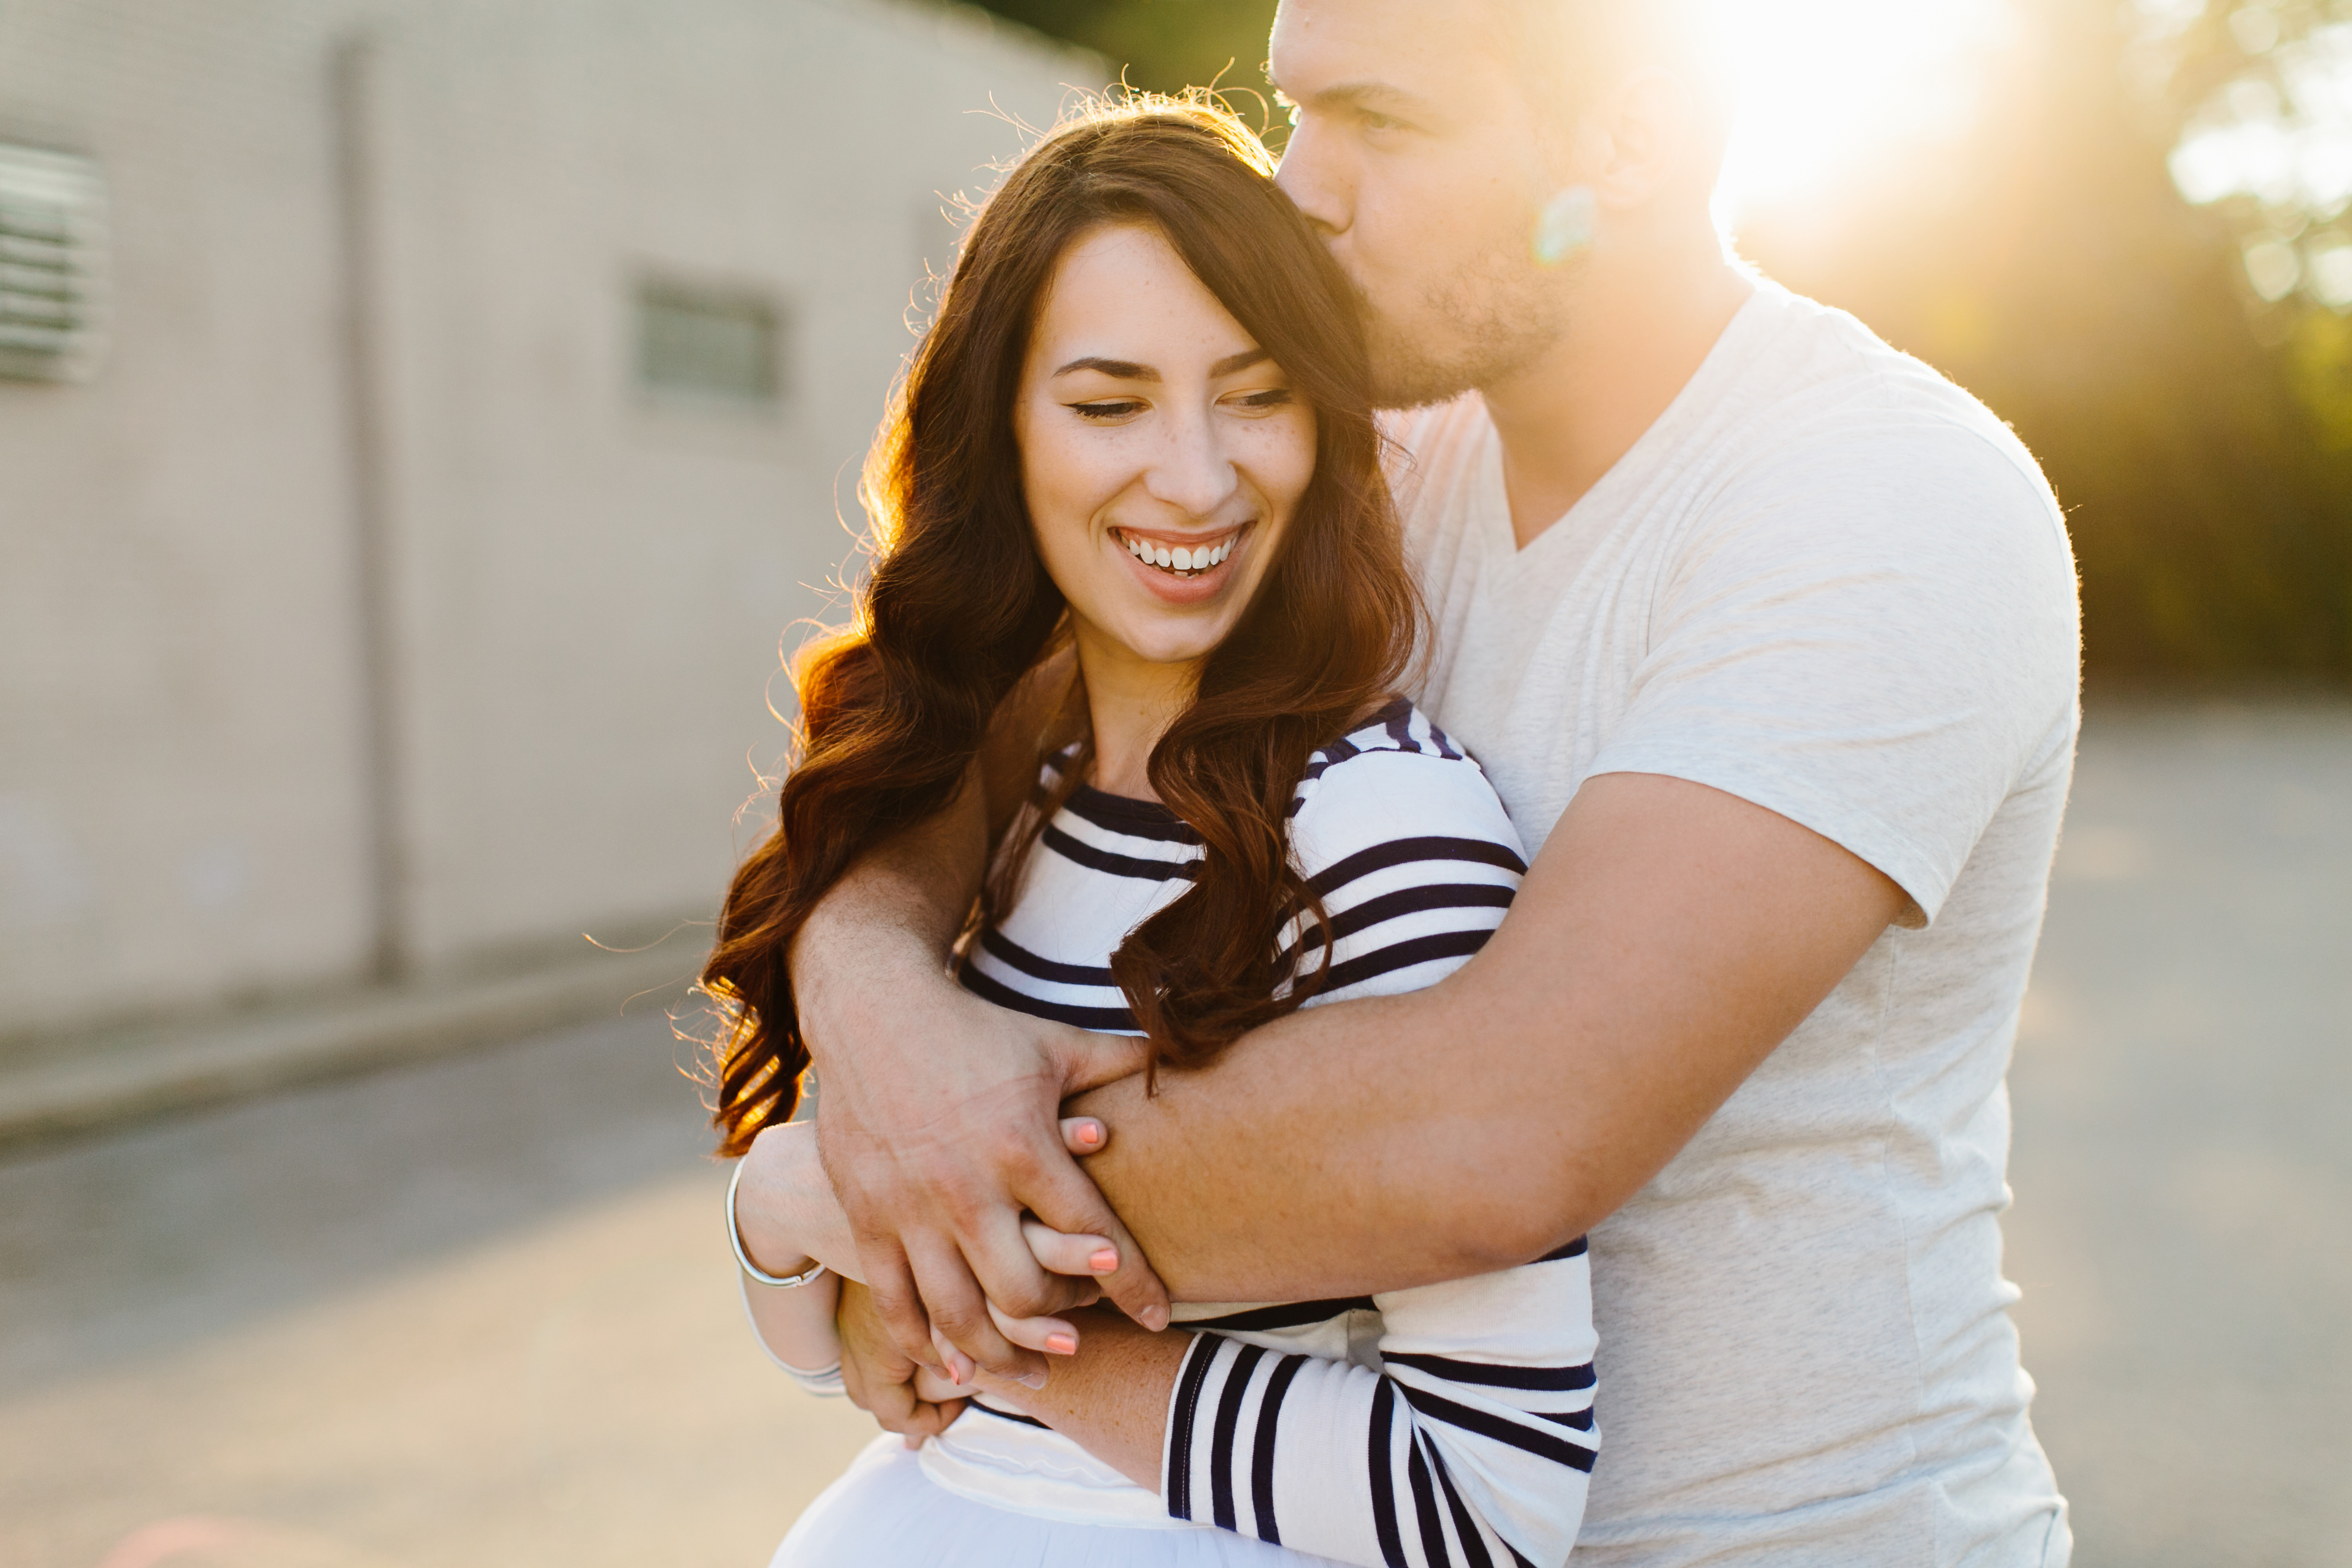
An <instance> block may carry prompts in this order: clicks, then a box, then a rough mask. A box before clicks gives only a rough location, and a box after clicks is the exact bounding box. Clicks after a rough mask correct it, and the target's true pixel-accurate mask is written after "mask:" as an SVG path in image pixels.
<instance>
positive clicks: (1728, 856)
mask: <svg viewBox="0 0 2352 1568" xmlns="http://www.w3.org/2000/svg"><path fill="white" fill-rule="evenodd" d="M1903 907H1904V900H1903V896H1902V894H1901V892H1900V890H1899V889H1896V888H1895V885H1894V884H1893V883H1892V882H1890V881H1888V880H1887V879H1886V878H1885V877H1884V876H1882V875H1881V874H1880V873H1879V872H1877V871H1876V870H1874V869H1873V868H1871V867H1869V866H1868V865H1866V864H1865V863H1864V862H1863V861H1861V860H1859V859H1857V858H1854V857H1853V856H1852V855H1850V854H1848V853H1847V852H1846V851H1844V850H1843V849H1842V848H1840V847H1837V846H1836V845H1834V844H1832V843H1831V842H1830V841H1829V840H1827V839H1824V838H1821V837H1818V836H1816V835H1813V834H1811V833H1809V832H1808V831H1806V830H1805V829H1804V828H1802V827H1800V826H1797V825H1795V824H1794V823H1791V822H1790V821H1788V820H1787V819H1786V818H1784V817H1780V816H1775V815H1773V814H1772V813H1770V812H1768V811H1765V810H1763V809H1762V808H1761V807H1759V806H1755V805H1749V804H1748V803H1747V802H1745V801H1742V800H1739V799H1738V798H1736V797H1734V796H1731V795H1724V794H1721V793H1720V792H1717V791H1715V790H1711V789H1707V788H1706V787H1705V786H1703V785H1699V784H1686V783H1684V782H1682V781H1680V780H1675V779H1669V778H1658V777H1654V776H1651V775H1636V774H1612V775H1608V776H1605V777H1602V778H1599V779H1595V780H1592V781H1591V782H1590V783H1588V784H1587V785H1586V786H1585V789H1584V790H1583V791H1582V792H1581V793H1580V795H1578V797H1577V800H1576V802H1575V804H1574V805H1571V806H1570V810H1569V812H1568V813H1567V814H1566V815H1565V816H1563V817H1562V818H1561V820H1560V823H1559V826H1558V827H1557V828H1556V830H1555V831H1554V833H1553V835H1552V837H1551V839H1550V841H1549V843H1548V844H1547V845H1546V846H1545V847H1544V850H1543V853H1542V854H1541V855H1540V856H1538V858H1537V863H1536V865H1535V866H1534V868H1531V870H1530V871H1529V873H1528V879H1527V880H1526V882H1525V884H1524V885H1523V886H1522V888H1521V889H1520V892H1519V896H1518V898H1517V901H1516V902H1515V903H1514V904H1513V906H1512V909H1511V911H1510V914H1509V915H1508V916H1507V918H1506V919H1505V921H1503V924H1502V926H1501V928H1500V929H1499V930H1498V931H1496V933H1495V935H1494V937H1493V938H1492V939H1491V940H1490V941H1489V942H1488V943H1487V944H1486V949H1485V950H1484V951H1483V952H1480V953H1479V954H1478V956H1476V957H1475V958H1474V959H1473V960H1471V962H1470V963H1469V964H1468V965H1466V966H1465V967H1464V968H1463V969H1461V970H1460V971H1458V972H1457V973H1454V975H1452V976H1450V977H1449V978H1448V979H1446V980H1445V981H1444V982H1442V983H1441V984H1438V985H1435V986H1433V987H1431V988H1430V989H1428V990H1426V991H1421V992H1415V993H1412V994H1407V995H1402V996H1393V997H1383V998H1379V999H1375V1000H1370V1001H1360V1002H1350V1003H1342V1004H1338V1005H1332V1006H1328V1007H1321V1008H1312V1009H1308V1010H1306V1011H1303V1012H1300V1013H1297V1014H1295V1015H1293V1016H1290V1017H1287V1018H1285V1019H1282V1020H1280V1021H1278V1022H1277V1023H1276V1024H1274V1025H1272V1026H1269V1027H1267V1028H1265V1029H1261V1030H1258V1031H1257V1032H1255V1033H1254V1034H1252V1035H1250V1036H1247V1037H1244V1038H1243V1039H1242V1040H1241V1041H1239V1042H1237V1043H1236V1044H1235V1045H1234V1047H1232V1048H1231V1049H1230V1050H1229V1051H1228V1052H1227V1053H1226V1054H1225V1055H1224V1056H1223V1057H1222V1058H1219V1059H1218V1061H1217V1062H1216V1063H1215V1064H1214V1065H1213V1066H1212V1067H1210V1068H1206V1069H1204V1070H1202V1071H1199V1072H1195V1073H1190V1074H1175V1075H1168V1076H1166V1077H1164V1078H1163V1079H1162V1080H1161V1091H1160V1095H1159V1097H1158V1098H1157V1099H1155V1100H1146V1099H1145V1098H1144V1096H1143V1093H1142V1089H1141V1085H1140V1083H1139V1081H1136V1080H1129V1081H1127V1082H1123V1083H1119V1084H1115V1085H1111V1086H1109V1087H1108V1088H1106V1089H1098V1090H1097V1091H1095V1092H1094V1093H1092V1094H1089V1095H1087V1096H1085V1097H1083V1098H1082V1099H1080V1100H1077V1101H1076V1102H1075V1104H1074V1106H1073V1108H1072V1109H1073V1110H1082V1111H1083V1112H1085V1113H1086V1114H1088V1115H1092V1116H1097V1117H1099V1118H1101V1119H1102V1120H1103V1121H1106V1122H1108V1124H1109V1126H1110V1128H1111V1129H1112V1134H1111V1138H1110V1142H1109V1144H1108V1148H1107V1150H1106V1152H1104V1153H1102V1154H1099V1155H1097V1156H1095V1157H1094V1158H1093V1159H1091V1160H1090V1161H1089V1162H1088V1174H1090V1175H1092V1176H1093V1177H1094V1178H1095V1180H1096V1182H1097V1184H1098V1185H1099V1186H1100V1187H1101V1188H1102V1190H1103V1193H1104V1194H1105V1195H1106V1196H1108V1198H1109V1199H1110V1201H1111V1205H1112V1206H1113V1207H1114V1208H1116V1209H1117V1210H1118V1213H1119V1215H1120V1217H1121V1218H1122V1219H1123V1220H1125V1221H1126V1223H1127V1225H1128V1227H1129V1231H1130V1232H1132V1233H1133V1235H1134V1236H1135V1237H1136V1238H1137V1239H1138V1240H1139V1242H1140V1243H1141V1244H1142V1246H1143V1247H1144V1250H1145V1252H1146V1254H1147V1255H1148V1256H1149V1257H1150V1259H1151V1262H1152V1265H1153V1267H1154V1268H1156V1269H1157V1270H1158V1271H1159V1273H1160V1278H1161V1279H1163V1280H1165V1281H1166V1282H1167V1284H1168V1286H1169V1289H1170V1290H1171V1293H1172V1294H1174V1295H1175V1296H1176V1297H1177V1298H1178V1299H1179V1300H1196V1301H1248V1300H1310V1299H1321V1298H1326V1297H1334V1296H1348V1295H1355V1294H1359V1293H1361V1292H1363V1291H1367V1290H1374V1289H1401V1288H1403V1287H1407V1286H1412V1285H1418V1284H1425V1283H1429V1282H1432V1281H1434V1280H1439V1279H1457V1278H1460V1277H1462V1276H1465V1275H1467V1274H1475V1273H1483V1272H1486V1271H1488V1270H1491V1269H1496V1268H1508V1267H1510V1266H1512V1265H1515V1264H1518V1263H1523V1262H1526V1261H1528V1260H1529V1259H1531V1258H1537V1257H1539V1256H1541V1255H1542V1254H1543V1253H1544V1252H1546V1251H1549V1249H1550V1248H1551V1247H1555V1246H1557V1245H1559V1244H1560V1243H1562V1242H1565V1241H1568V1240H1570V1239H1572V1238H1573V1237H1576V1236H1579V1235H1580V1234H1582V1233H1583V1232H1584V1231H1586V1230H1588V1229H1590V1228H1591V1226H1594V1225H1596V1224H1598V1223H1599V1222H1600V1221H1601V1220H1602V1219H1603V1218H1605V1217H1607V1215H1610V1214H1611V1213H1612V1212H1613V1211H1614V1210H1615V1209H1616V1208H1617V1206H1618V1205H1621V1204H1622V1203H1623V1202H1624V1201H1625V1200H1626V1199H1627V1198H1628V1197H1630V1196H1632V1195H1633V1193H1634V1192H1635V1191H1637V1190H1638V1189H1639V1188H1640V1187H1641V1185H1642V1184H1643V1183H1644V1182H1646V1181H1648V1180H1649V1178H1650V1177H1651V1176H1652V1175H1654V1173H1656V1172H1657V1170H1658V1169H1659V1168H1660V1167H1661V1166H1663V1165H1664V1163H1666V1161H1667V1160H1669V1159H1671V1158H1672V1157H1673V1156H1674V1154H1675V1152H1676V1151H1678V1150H1679V1149H1681V1147H1682V1146H1683V1145H1684V1143H1685V1142H1688V1141H1689V1139H1690V1138H1691V1136H1692V1135H1693V1134H1694V1133H1696V1131H1698V1129H1699V1128H1700V1126H1701V1125H1703V1124H1704V1123H1705V1121H1706V1119H1707V1117H1708V1116H1710V1115H1712V1114H1713V1113H1714V1111H1715V1109H1716V1108H1717V1106H1718V1105H1720V1104H1721V1103H1722V1102H1723V1100H1725V1099H1727V1098H1728V1097H1729V1095H1730V1094H1731V1093H1732V1091H1733V1090H1734V1089H1737V1088H1738V1086H1739V1084H1740V1083H1741V1081H1743V1080H1744V1079H1746V1078H1747V1076H1748V1073H1749V1072H1751V1071H1753V1070H1754V1068H1755V1067H1756V1066H1757V1064H1758V1063H1759V1062H1761V1061H1762V1060H1763V1059H1764V1058H1765V1057H1766V1056H1767V1055H1769V1053H1770V1052H1771V1050H1772V1049H1773V1047H1776V1046H1777V1045H1778V1044H1779V1043H1780V1041H1781V1040H1782V1039H1783V1038H1784V1037H1787V1035H1788V1034H1789V1033H1790V1030H1792V1029H1794V1028H1795V1027H1796V1026H1797V1025H1798V1024H1800V1023H1801V1022H1802V1021H1803V1019H1804V1017H1805V1016H1806V1015H1807V1014H1809V1013H1811V1011H1812V1009H1813V1008H1814V1007H1815V1006H1816V1005H1819V1003H1820V1002H1821V1000H1822V998H1823V997H1825V996H1826V995H1828V994H1829V993H1830V991H1831V990H1832V988H1833V987H1834V986H1835V985H1836V984H1837V983H1838V981H1839V980H1841V979H1842V978H1843V976H1844V975H1845V973H1846V972H1847V971H1848V970H1849V969H1851V968H1852V967H1853V963H1854V962H1855V961H1856V960H1857V959H1859V958H1860V957H1861V955H1862V954H1863V953H1864V952H1865V951H1867V949H1868V948H1869V946H1870V944H1871V943H1872V942H1874V941H1875V940H1876V939H1877V937H1878V935H1879V934H1880V933H1881V932H1882V931H1884V930H1885V927H1886V925H1887V924H1888V923H1889V921H1892V920H1893V919H1894V918H1895V916H1896V914H1897V913H1898V912H1899V911H1900V910H1902V908H1903Z"/></svg>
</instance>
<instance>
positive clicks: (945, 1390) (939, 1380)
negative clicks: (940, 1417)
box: [911, 1366, 971, 1408]
mask: <svg viewBox="0 0 2352 1568" xmlns="http://www.w3.org/2000/svg"><path fill="white" fill-rule="evenodd" d="M911 1388H912V1392H913V1394H914V1395H915V1397H916V1398H917V1399H919V1400H921V1401H922V1402H924V1403H925V1404H926V1405H931V1406H933V1407H934V1408H936V1407H938V1406H940V1405H952V1404H954V1403H956V1402H957V1401H959V1400H963V1399H969V1398H971V1388H970V1387H969V1386H968V1385H967V1386H961V1387H959V1386H958V1385H957V1384H952V1383H950V1382H949V1381H948V1380H947V1379H946V1378H944V1377H941V1376H940V1374H939V1373H935V1372H933V1371H932V1370H931V1369H930V1368H929V1367H927V1366H921V1367H917V1368H916V1369H915V1381H914V1383H913V1384H912V1385H911Z"/></svg>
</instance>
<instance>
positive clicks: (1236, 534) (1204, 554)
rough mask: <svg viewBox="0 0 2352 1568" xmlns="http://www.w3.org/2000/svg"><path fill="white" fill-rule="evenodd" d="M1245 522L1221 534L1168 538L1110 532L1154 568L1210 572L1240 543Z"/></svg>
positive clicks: (1120, 530) (1183, 572)
mask: <svg viewBox="0 0 2352 1568" xmlns="http://www.w3.org/2000/svg"><path fill="white" fill-rule="evenodd" d="M1248 526H1249V525H1248V524H1247V523H1244V524H1242V525H1241V526H1240V527H1238V528H1231V529H1227V530H1226V531H1224V532H1223V533H1211V534H1202V535H1200V536H1198V537H1195V538H1180V539H1177V540H1173V541H1171V540H1170V539H1169V538H1167V537H1165V536H1156V537H1155V536H1147V535H1145V534H1140V533H1131V532H1129V531H1127V530H1126V529H1123V528H1115V529H1113V530H1112V533H1113V534H1115V535H1116V536H1117V537H1118V542H1119V543H1120V544H1121V545H1122V546H1123V547H1124V548H1125V549H1126V551H1127V552H1128V553H1129V555H1132V556H1134V557H1135V559H1136V560H1138V561H1139V562H1141V563H1144V564H1145V565H1147V566H1150V567H1151V568H1153V569H1154V570H1155V571H1160V572H1168V573H1172V574H1175V575H1177V576H1179V577H1184V576H1189V575H1194V574H1200V573H1202V572H1209V571H1213V570H1214V569H1215V568H1217V567H1219V566H1222V565H1223V564H1224V563H1225V562H1226V561H1227V560H1228V559H1230V558H1231V557H1232V555H1233V552H1234V547H1235V546H1236V545H1238V544H1239V543H1240V542H1241V537H1242V533H1243V531H1244V530H1245V529H1247V528H1248Z"/></svg>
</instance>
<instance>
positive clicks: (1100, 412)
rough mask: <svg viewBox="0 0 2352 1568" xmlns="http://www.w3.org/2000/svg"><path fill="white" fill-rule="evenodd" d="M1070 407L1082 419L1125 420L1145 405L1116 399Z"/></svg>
mask: <svg viewBox="0 0 2352 1568" xmlns="http://www.w3.org/2000/svg"><path fill="white" fill-rule="evenodd" d="M1069 406H1070V409H1071V411H1072V412H1073V413H1075V414H1076V415H1077V416H1078V417H1079V418H1081V419H1124V418H1126V417H1127V416H1129V415H1130V414H1132V413H1134V412H1135V411H1136V410H1138V409H1139V408H1141V407H1142V406H1143V405H1142V404H1140V403H1135V402H1131V401H1129V400H1127V399H1123V398H1114V399H1111V400H1109V401H1108V402H1103V403H1073V404H1071V405H1069Z"/></svg>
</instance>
